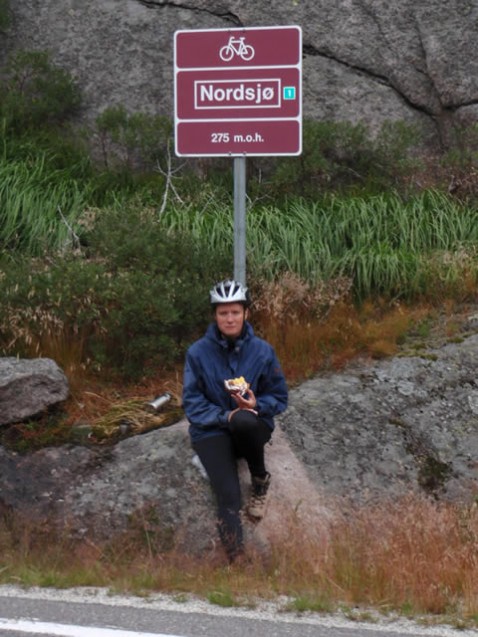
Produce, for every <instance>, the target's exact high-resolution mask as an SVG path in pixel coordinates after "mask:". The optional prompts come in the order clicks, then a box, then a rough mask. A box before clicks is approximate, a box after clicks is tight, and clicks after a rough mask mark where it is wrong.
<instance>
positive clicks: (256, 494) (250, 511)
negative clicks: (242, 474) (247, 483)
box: [246, 473, 271, 522]
mask: <svg viewBox="0 0 478 637" xmlns="http://www.w3.org/2000/svg"><path fill="white" fill-rule="evenodd" d="M270 482H271V474H270V473H266V475H265V476H264V477H263V478H258V477H257V476H252V485H251V486H252V491H251V497H250V500H249V502H248V504H247V507H246V513H247V515H248V516H249V518H250V519H251V520H252V521H254V522H259V520H262V518H263V517H264V513H265V510H266V499H267V491H268V489H269V484H270Z"/></svg>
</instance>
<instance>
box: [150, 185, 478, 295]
mask: <svg viewBox="0 0 478 637" xmlns="http://www.w3.org/2000/svg"><path fill="white" fill-rule="evenodd" d="M161 221H162V223H163V224H164V225H165V226H166V227H168V228H169V229H176V228H180V229H181V230H183V231H187V232H191V233H192V234H193V235H194V236H197V237H198V238H199V237H202V238H204V237H207V239H208V243H209V245H210V246H211V250H216V249H217V250H219V249H220V248H223V247H224V246H225V245H226V246H229V248H230V249H231V250H232V243H233V230H232V227H233V215H232V211H231V210H230V209H229V210H228V209H226V208H225V207H224V206H220V205H216V204H215V203H214V202H211V203H210V204H209V205H208V206H207V207H205V208H203V209H201V210H199V209H197V208H196V207H194V206H192V205H190V206H189V207H184V206H173V207H171V208H169V209H168V211H165V213H164V215H163V217H162V220H161ZM247 224H248V225H247V255H248V269H249V272H250V274H251V276H252V277H256V276H262V277H266V278H268V279H274V278H277V277H278V276H280V275H281V274H282V273H284V272H294V273H296V274H297V275H299V276H300V277H302V278H304V279H305V280H307V281H311V282H319V281H328V280H333V279H335V278H340V277H347V278H350V279H351V280H352V281H353V288H354V292H355V294H356V296H357V297H358V298H360V299H364V298H366V297H368V296H369V295H380V294H388V295H391V296H402V297H408V298H412V297H413V296H415V295H418V294H422V293H425V292H426V291H427V290H428V291H430V286H433V284H434V283H435V282H436V281H438V282H440V292H442V288H443V287H449V288H451V287H452V286H453V285H454V284H458V283H460V284H461V285H462V286H464V278H463V275H464V274H466V282H467V284H469V285H471V286H473V284H474V282H475V278H476V265H477V264H476V258H475V256H476V254H475V251H476V243H477V240H478V212H477V210H476V209H475V208H474V207H473V206H471V205H468V206H466V205H463V204H460V203H459V202H457V201H455V200H453V199H451V198H450V197H449V196H447V195H445V194H443V193H441V192H438V191H426V192H423V193H422V194H420V195H417V196H415V197H413V198H411V199H409V200H407V201H404V200H403V199H402V198H401V197H399V196H398V195H397V194H393V193H392V194H382V195H376V196H373V197H368V198H365V197H335V196H330V197H326V198H324V199H322V200H320V201H318V202H315V203H314V202H307V201H303V200H291V201H290V202H289V204H288V205H287V206H286V207H285V208H284V209H279V208H276V207H266V206H263V207H254V208H252V209H251V210H250V211H249V213H248V219H247ZM464 293H466V290H464Z"/></svg>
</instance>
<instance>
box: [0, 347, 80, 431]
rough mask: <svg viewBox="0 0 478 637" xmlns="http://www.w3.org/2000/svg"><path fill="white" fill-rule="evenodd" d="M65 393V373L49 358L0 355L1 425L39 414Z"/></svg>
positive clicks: (66, 395) (62, 399) (66, 381)
mask: <svg viewBox="0 0 478 637" xmlns="http://www.w3.org/2000/svg"><path fill="white" fill-rule="evenodd" d="M68 393H69V387H68V380H67V378H66V376H65V374H64V373H63V371H62V370H61V369H60V368H59V367H58V365H57V364H56V363H55V361H53V360H51V359H50V358H33V359H25V358H23V359H19V358H14V357H6V358H0V425H6V424H9V423H13V422H19V421H21V420H24V419H25V418H30V417H31V416H35V415H37V414H40V413H41V412H42V411H44V410H45V409H47V408H48V407H50V406H52V405H55V404H57V403H59V402H62V401H64V400H66V399H67V398H68Z"/></svg>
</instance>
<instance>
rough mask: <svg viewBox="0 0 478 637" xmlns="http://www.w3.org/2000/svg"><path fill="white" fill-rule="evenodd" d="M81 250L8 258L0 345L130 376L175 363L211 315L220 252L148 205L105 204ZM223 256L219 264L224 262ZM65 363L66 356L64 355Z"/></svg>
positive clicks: (1, 282) (0, 281)
mask: <svg viewBox="0 0 478 637" xmlns="http://www.w3.org/2000/svg"><path fill="white" fill-rule="evenodd" d="M82 240H83V242H85V243H86V244H87V246H86V247H85V248H84V249H83V251H82V252H81V253H80V254H76V255H71V254H70V255H69V256H61V255H60V256H57V257H55V258H49V259H48V260H37V261H35V262H33V263H31V262H29V263H27V262H26V261H24V262H19V261H18V259H15V260H12V259H9V260H4V263H3V267H2V276H1V278H0V293H1V295H2V299H3V302H2V306H1V308H0V348H1V349H0V351H1V352H2V354H3V355H17V354H18V355H35V356H51V355H52V354H51V352H52V349H53V350H54V354H55V356H54V358H55V359H56V360H57V362H58V363H59V364H61V365H64V366H66V367H68V365H65V364H64V363H65V361H64V357H65V356H67V352H69V356H70V357H71V352H73V351H75V352H76V354H77V356H78V360H76V361H75V364H76V365H77V366H78V365H82V366H88V367H92V368H97V369H98V368H100V367H101V368H104V369H106V370H109V371H110V372H111V373H116V374H120V375H121V376H123V377H128V378H135V377H139V376H140V375H142V374H145V373H147V372H148V370H150V369H153V368H154V367H155V366H162V367H163V366H165V365H168V364H171V363H172V362H174V361H175V360H177V358H178V357H179V356H182V355H183V352H184V348H185V347H186V345H187V344H188V342H189V341H190V340H191V339H192V338H193V337H194V336H195V335H196V334H197V330H198V328H199V327H200V329H201V330H202V329H203V328H204V325H205V322H206V321H207V320H208V319H209V308H208V289H209V287H210V285H211V282H212V281H213V280H214V279H216V277H217V276H218V275H219V274H218V273H221V271H225V268H224V267H222V266H223V265H224V263H225V261H226V259H225V258H224V257H222V258H221V255H220V254H212V253H211V252H210V251H209V252H208V250H207V247H206V246H204V245H203V244H201V243H200V242H194V243H193V242H192V241H191V240H190V239H188V238H187V237H185V236H183V235H180V234H168V233H167V232H166V231H165V229H164V228H163V227H162V225H161V224H160V223H159V221H158V219H157V217H156V216H155V215H154V213H153V212H139V211H137V210H133V209H125V210H121V211H120V210H116V211H109V212H107V211H103V212H102V214H101V216H99V217H98V218H97V219H96V220H95V221H94V222H93V223H92V226H91V227H90V229H86V230H85V231H84V233H83V235H82ZM221 264H222V266H221ZM70 363H71V361H70Z"/></svg>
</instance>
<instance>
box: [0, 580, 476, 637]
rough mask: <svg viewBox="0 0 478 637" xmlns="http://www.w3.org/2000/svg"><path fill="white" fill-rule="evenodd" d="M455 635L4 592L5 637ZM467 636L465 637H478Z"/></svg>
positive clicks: (0, 610) (402, 626)
mask: <svg viewBox="0 0 478 637" xmlns="http://www.w3.org/2000/svg"><path fill="white" fill-rule="evenodd" d="M32 635H36V636H37V637H53V636H60V637H245V636H247V637H410V636H411V635H414V636H417V637H418V636H424V637H427V636H429V637H455V636H456V631H454V630H452V629H450V628H446V627H444V626H438V627H434V628H429V629H427V628H424V627H422V626H419V625H415V624H412V623H410V622H404V621H401V622H385V621H380V622H379V623H357V622H352V621H347V620H346V619H345V618H343V617H339V616H329V615H324V616H321V615H312V614H310V615H306V616H304V615H301V616H297V615H294V614H291V613H283V612H280V611H278V609H277V607H276V608H274V607H273V606H272V605H269V606H267V605H266V606H265V607H264V608H261V609H255V610H244V609H221V608H218V607H215V606H211V605H208V604H206V603H204V602H196V601H187V602H181V601H174V599H172V598H167V597H164V596H154V597H151V598H147V599H140V598H136V597H122V596H113V595H108V593H107V591H104V590H97V589H80V590H77V589H75V590H73V591H52V590H44V589H35V590H23V589H20V588H14V587H2V586H0V637H27V636H30V637H31V636H32ZM476 635H477V633H476V631H460V637H476Z"/></svg>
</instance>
